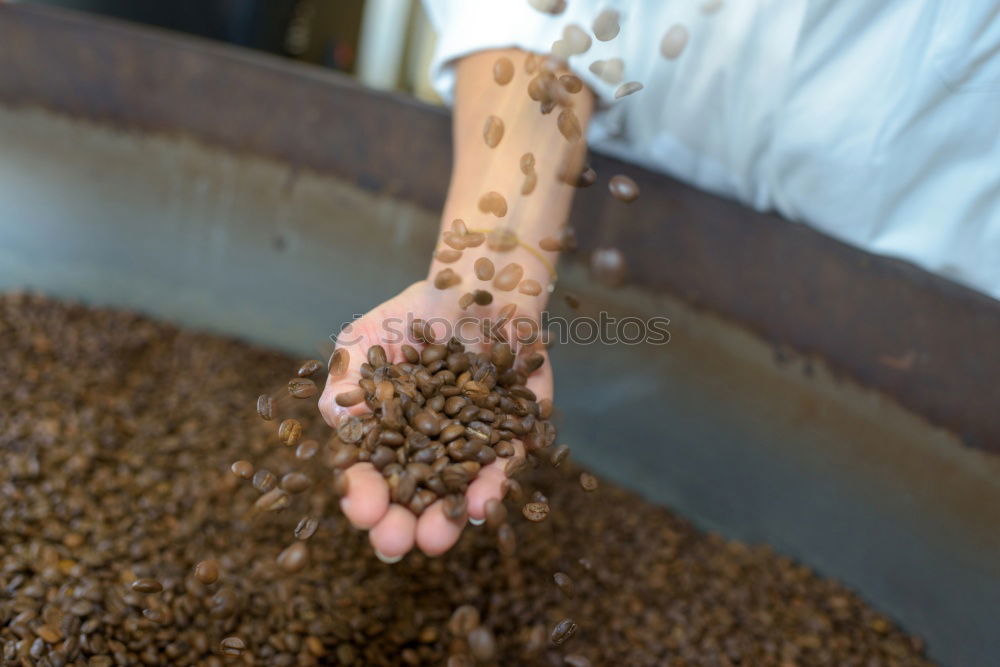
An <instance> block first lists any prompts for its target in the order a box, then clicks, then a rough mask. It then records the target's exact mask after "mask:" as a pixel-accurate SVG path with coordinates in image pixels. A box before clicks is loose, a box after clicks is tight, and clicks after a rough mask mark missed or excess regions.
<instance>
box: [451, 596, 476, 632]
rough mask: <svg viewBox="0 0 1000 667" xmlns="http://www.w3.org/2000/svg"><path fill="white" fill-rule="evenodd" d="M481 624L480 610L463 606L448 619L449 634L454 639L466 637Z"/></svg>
mask: <svg viewBox="0 0 1000 667" xmlns="http://www.w3.org/2000/svg"><path fill="white" fill-rule="evenodd" d="M479 623H480V619H479V610H478V609H476V608H475V607H473V606H472V605H471V604H463V605H462V606H460V607H458V608H456V609H455V611H453V612H452V614H451V618H449V619H448V632H450V633H451V634H452V636H454V637H465V636H467V635H468V634H469V633H470V632H472V631H473V630H475V629H476V628H478V627H479Z"/></svg>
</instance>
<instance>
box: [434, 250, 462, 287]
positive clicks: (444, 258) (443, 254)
mask: <svg viewBox="0 0 1000 667" xmlns="http://www.w3.org/2000/svg"><path fill="white" fill-rule="evenodd" d="M434 259H436V260H437V261H439V262H441V263H442V264H454V263H455V262H457V261H458V260H460V259H462V251H461V250H454V249H452V248H441V249H440V250H438V251H437V252H436V253H434ZM445 271H451V269H445ZM442 273H444V272H443V271H442ZM438 275H439V276H440V275H441V273H439V274H438ZM435 285H437V283H435ZM439 289H445V288H443V287H441V288H439Z"/></svg>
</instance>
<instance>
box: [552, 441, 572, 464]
mask: <svg viewBox="0 0 1000 667" xmlns="http://www.w3.org/2000/svg"><path fill="white" fill-rule="evenodd" d="M568 456H569V445H559V446H558V447H556V448H555V449H554V450H552V456H551V458H550V459H549V461H550V462H551V463H552V465H553V466H554V467H556V468H558V467H559V466H560V465H562V463H563V462H564V461H565V460H566V458H567V457H568Z"/></svg>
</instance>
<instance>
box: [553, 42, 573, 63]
mask: <svg viewBox="0 0 1000 667" xmlns="http://www.w3.org/2000/svg"><path fill="white" fill-rule="evenodd" d="M549 55H550V56H551V57H552V58H553V59H555V60H556V61H558V62H560V63H565V62H566V61H567V60H569V58H570V56H572V55H574V51H573V43H572V42H570V41H568V40H566V39H557V40H556V41H554V42H552V46H551V47H549Z"/></svg>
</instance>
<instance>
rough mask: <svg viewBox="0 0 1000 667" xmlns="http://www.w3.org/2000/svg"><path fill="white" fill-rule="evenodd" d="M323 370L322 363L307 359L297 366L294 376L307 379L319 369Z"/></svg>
mask: <svg viewBox="0 0 1000 667" xmlns="http://www.w3.org/2000/svg"><path fill="white" fill-rule="evenodd" d="M321 368H323V362H322V361H318V360H316V359H309V360H307V361H303V362H302V363H301V364H299V369H298V370H297V371H295V374H296V375H298V376H299V377H300V378H307V377H310V376H312V375H314V374H315V373H316V372H317V371H318V370H319V369H321Z"/></svg>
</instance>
